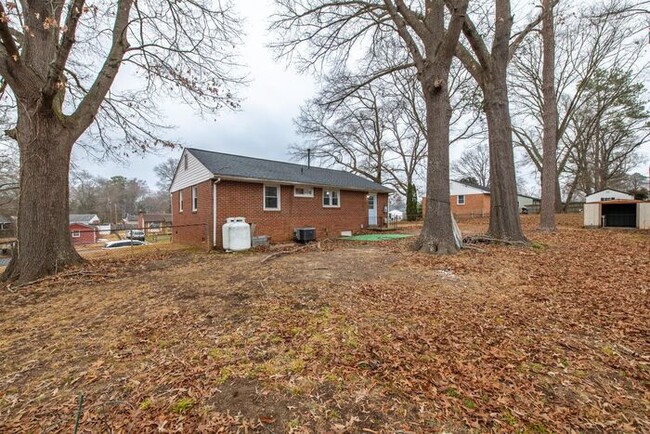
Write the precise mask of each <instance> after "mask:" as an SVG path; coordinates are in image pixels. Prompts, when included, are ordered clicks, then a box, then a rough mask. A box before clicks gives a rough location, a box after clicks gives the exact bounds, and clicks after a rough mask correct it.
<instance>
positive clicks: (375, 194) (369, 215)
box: [366, 193, 379, 226]
mask: <svg viewBox="0 0 650 434" xmlns="http://www.w3.org/2000/svg"><path fill="white" fill-rule="evenodd" d="M370 196H372V197H374V200H373V207H372V209H371V208H370V204H368V226H377V225H378V224H379V223H378V222H379V211H378V210H377V200H378V197H377V193H368V196H367V199H370ZM366 202H369V201H368V200H366ZM371 210H374V216H373V217H374V221H373V220H372V219H371V214H370V211H371Z"/></svg>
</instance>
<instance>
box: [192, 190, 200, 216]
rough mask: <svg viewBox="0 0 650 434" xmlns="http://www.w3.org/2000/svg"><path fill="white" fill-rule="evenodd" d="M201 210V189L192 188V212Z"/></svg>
mask: <svg viewBox="0 0 650 434" xmlns="http://www.w3.org/2000/svg"><path fill="white" fill-rule="evenodd" d="M198 209H199V188H198V187H197V186H194V187H192V211H193V212H195V211H198Z"/></svg>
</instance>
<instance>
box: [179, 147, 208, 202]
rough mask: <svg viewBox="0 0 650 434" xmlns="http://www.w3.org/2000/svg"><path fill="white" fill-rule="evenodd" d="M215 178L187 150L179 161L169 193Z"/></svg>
mask: <svg viewBox="0 0 650 434" xmlns="http://www.w3.org/2000/svg"><path fill="white" fill-rule="evenodd" d="M186 161H187V165H186ZM213 176H214V175H213V173H212V172H210V170H209V169H208V168H207V167H205V165H204V164H203V163H202V162H201V161H199V160H198V159H197V158H196V157H195V156H194V155H193V154H192V153H191V152H189V149H187V148H186V149H185V150H184V151H183V154H182V155H181V158H180V160H179V161H178V166H176V172H174V179H173V180H172V184H171V186H170V187H169V191H170V193H173V192H175V191H178V190H182V189H184V188H187V187H190V186H192V185H196V184H200V183H201V182H204V181H207V180H208V179H212V177H213Z"/></svg>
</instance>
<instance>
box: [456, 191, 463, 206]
mask: <svg viewBox="0 0 650 434" xmlns="http://www.w3.org/2000/svg"><path fill="white" fill-rule="evenodd" d="M456 205H465V195H464V194H459V195H458V196H456Z"/></svg>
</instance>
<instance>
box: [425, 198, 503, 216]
mask: <svg viewBox="0 0 650 434" xmlns="http://www.w3.org/2000/svg"><path fill="white" fill-rule="evenodd" d="M449 201H450V204H451V212H452V213H453V214H454V216H455V217H468V216H474V217H483V216H489V215H490V195H489V194H466V195H465V205H458V196H449ZM426 211H427V198H426V197H423V198H422V216H424V215H425V214H426Z"/></svg>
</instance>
